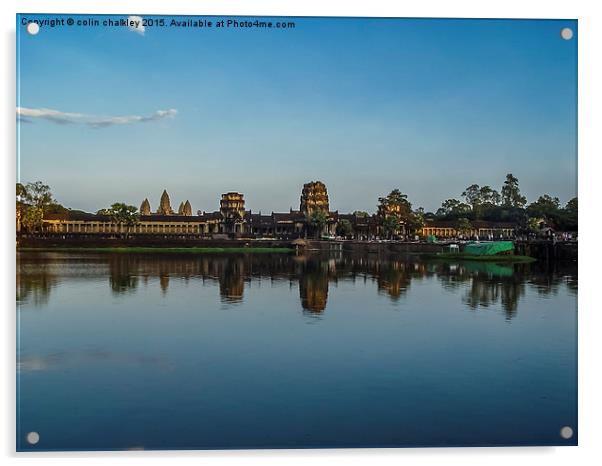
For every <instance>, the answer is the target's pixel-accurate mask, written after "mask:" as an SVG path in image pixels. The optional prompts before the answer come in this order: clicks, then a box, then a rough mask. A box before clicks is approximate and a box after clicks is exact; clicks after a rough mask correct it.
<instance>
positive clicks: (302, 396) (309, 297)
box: [17, 252, 577, 450]
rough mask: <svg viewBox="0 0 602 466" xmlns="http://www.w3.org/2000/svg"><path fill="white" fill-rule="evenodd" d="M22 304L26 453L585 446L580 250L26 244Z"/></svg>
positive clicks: (20, 269)
mask: <svg viewBox="0 0 602 466" xmlns="http://www.w3.org/2000/svg"><path fill="white" fill-rule="evenodd" d="M17 303H18V304H17V312H18V332H19V333H18V351H17V357H18V361H17V371H18V373H17V383H18V387H17V402H18V406H17V443H18V445H17V448H18V449H19V450H87V449H101V450H104V449H143V448H144V449H190V448H199V449H200V448H308V447H310V448H311V447H316V448H317V447H356V446H357V447H379V446H382V447H396V446H399V447H405V446H448V445H449V446H451V445H466V446H468V445H574V444H576V443H577V267H576V264H568V265H560V264H557V265H555V266H554V267H548V268H545V267H543V266H541V265H537V264H533V265H524V264H521V265H496V264H491V263H461V264H460V263H458V264H444V263H438V262H424V261H418V260H416V259H409V258H401V259H399V258H398V259H395V260H390V259H384V258H380V259H379V258H378V257H376V256H374V257H372V256H369V257H367V258H366V257H364V258H362V257H350V256H345V255H339V256H329V257H322V256H316V257H295V256H292V255H288V254H250V255H242V254H224V255H191V254H180V255H175V254H156V255H149V254H126V253H117V254H111V253H60V252H46V253H42V252H22V253H18V261H17ZM563 426H570V427H572V428H573V430H574V432H575V435H574V436H573V437H572V438H571V439H563V438H562V437H561V436H560V430H561V428H562V427H563ZM31 431H35V432H38V433H39V435H40V440H39V443H37V444H36V445H29V444H28V443H27V442H26V441H25V437H26V435H27V433H28V432H31Z"/></svg>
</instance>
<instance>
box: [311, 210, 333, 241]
mask: <svg viewBox="0 0 602 466" xmlns="http://www.w3.org/2000/svg"><path fill="white" fill-rule="evenodd" d="M327 223H328V217H327V216H326V213H325V212H323V211H322V210H314V211H313V213H312V214H311V215H310V217H309V224H310V225H311V226H312V228H313V230H314V234H315V235H316V238H320V235H322V232H323V231H324V227H325V226H326V224H327Z"/></svg>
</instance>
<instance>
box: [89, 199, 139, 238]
mask: <svg viewBox="0 0 602 466" xmlns="http://www.w3.org/2000/svg"><path fill="white" fill-rule="evenodd" d="M99 212H103V215H108V216H109V217H110V218H111V223H114V224H116V225H123V226H125V237H126V238H127V237H128V236H129V233H130V229H131V227H133V226H135V225H137V224H138V223H139V222H140V214H139V213H138V209H137V208H136V207H134V206H133V205H127V204H125V203H123V202H116V203H115V204H113V205H111V207H110V208H108V209H103V210H102V211H99Z"/></svg>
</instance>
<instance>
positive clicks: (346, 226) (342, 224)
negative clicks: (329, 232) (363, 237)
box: [337, 218, 353, 238]
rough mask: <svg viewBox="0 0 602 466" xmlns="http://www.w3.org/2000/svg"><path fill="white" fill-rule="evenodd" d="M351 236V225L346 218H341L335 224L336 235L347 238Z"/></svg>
mask: <svg viewBox="0 0 602 466" xmlns="http://www.w3.org/2000/svg"><path fill="white" fill-rule="evenodd" d="M352 234H353V225H351V222H350V221H349V220H347V219H346V218H343V219H341V220H339V221H338V223H337V235H338V236H342V237H343V238H347V237H348V236H351V235H352Z"/></svg>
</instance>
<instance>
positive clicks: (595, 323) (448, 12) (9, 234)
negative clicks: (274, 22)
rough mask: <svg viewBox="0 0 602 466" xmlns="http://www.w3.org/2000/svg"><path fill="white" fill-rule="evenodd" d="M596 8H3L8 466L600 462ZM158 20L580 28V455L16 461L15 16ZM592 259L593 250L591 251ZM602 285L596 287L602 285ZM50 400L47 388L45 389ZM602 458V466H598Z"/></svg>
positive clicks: (138, 4)
mask: <svg viewBox="0 0 602 466" xmlns="http://www.w3.org/2000/svg"><path fill="white" fill-rule="evenodd" d="M594 5H595V2H592V1H577V0H571V1H569V0H565V1H556V0H548V1H531V2H528V1H525V0H505V1H503V0H500V1H498V0H496V1H477V0H454V1H449V0H447V1H446V0H438V1H424V0H423V1H414V2H402V1H398V2H393V1H385V0H368V1H364V2H360V1H355V0H346V1H343V0H305V1H297V0H295V1H293V0H290V1H277V0H272V1H267V0H258V1H252V2H251V1H249V0H246V1H245V0H230V1H228V2H218V1H200V0H197V1H194V2H193V1H191V0H169V1H167V2H166V1H161V0H146V1H135V0H120V1H119V2H113V1H104V2H103V1H99V0H96V1H86V2H73V1H72V0H71V1H70V0H55V1H53V2H48V1H42V0H35V1H34V0H19V1H17V0H4V1H3V2H1V7H0V8H2V15H1V16H0V18H1V19H0V21H1V24H2V38H3V47H2V49H1V50H2V62H1V63H2V64H3V65H4V66H2V69H3V70H4V71H3V72H2V95H3V97H4V99H3V102H4V103H5V104H4V105H3V108H2V112H0V118H1V125H0V127H1V128H2V136H3V137H2V139H1V141H2V142H3V149H4V150H3V152H4V154H3V161H4V166H3V167H2V170H1V173H2V178H3V183H2V188H3V189H2V191H1V193H2V194H1V195H2V204H1V205H2V207H3V208H2V213H3V223H2V228H1V229H0V231H1V241H0V244H2V250H1V251H2V252H1V256H0V260H1V262H2V264H3V267H2V279H1V280H0V287H1V289H2V296H3V298H4V304H5V305H4V306H3V308H2V315H3V317H4V322H3V324H4V325H3V326H2V332H3V333H2V336H3V337H4V338H2V340H3V343H4V349H5V351H3V356H2V358H1V361H2V365H3V371H2V375H3V383H2V384H0V390H1V391H2V395H3V396H2V401H3V402H4V405H5V409H3V410H1V411H0V412H2V413H6V414H5V415H4V416H3V419H2V422H1V423H0V429H1V431H0V439H1V441H2V449H1V452H2V454H3V456H4V457H5V459H7V460H8V463H9V464H12V462H13V461H19V464H29V463H30V462H33V461H35V460H37V459H41V458H44V460H45V461H47V462H49V463H52V464H61V465H62V464H63V463H65V462H77V463H81V462H82V460H84V461H85V464H91V465H94V464H99V463H100V462H102V461H103V460H105V459H113V460H115V459H119V461H120V462H122V461H123V462H126V463H128V464H140V463H142V462H144V463H164V462H166V461H170V462H177V463H178V464H179V463H198V462H199V460H200V461H203V462H204V463H211V464H215V463H220V464H238V463H240V462H242V461H244V462H245V463H248V464H253V465H255V464H256V465H262V466H263V465H268V464H278V465H280V464H282V463H284V462H286V464H304V463H306V462H312V463H328V464H329V465H338V464H341V465H343V464H344V465H346V466H348V465H351V466H353V465H356V464H364V463H366V462H370V463H375V464H399V463H400V462H402V461H403V462H410V463H411V464H422V463H429V464H430V463H436V464H456V463H457V464H461V465H462V466H467V465H472V464H474V465H482V464H483V463H484V462H487V464H492V465H497V464H499V465H504V466H507V464H508V463H510V462H512V463H515V462H518V463H519V464H520V463H523V462H527V461H528V462H529V463H532V464H538V463H541V464H546V466H548V465H562V466H568V465H569V464H590V463H591V464H595V463H597V462H598V461H599V459H600V457H602V455H601V454H600V453H601V451H600V450H601V449H600V447H599V445H600V444H601V443H602V440H600V438H599V437H600V436H599V434H600V433H601V429H600V426H599V422H600V420H601V419H600V396H601V394H602V386H601V383H600V381H601V376H600V364H599V362H598V361H597V356H598V354H600V340H602V337H601V336H600V335H599V334H600V332H601V331H602V326H601V325H600V324H601V317H600V315H601V314H600V313H601V312H602V309H601V306H600V305H597V304H598V303H597V301H596V295H595V290H596V285H597V283H598V282H599V281H600V278H599V277H598V276H597V268H596V267H595V266H596V265H597V264H596V263H595V262H594V261H595V259H596V256H598V255H599V254H596V253H597V252H598V251H599V250H600V249H601V246H600V245H599V244H597V243H596V239H598V238H597V231H596V224H600V218H602V214H601V212H600V211H599V209H596V207H597V204H598V203H599V199H602V196H601V195H600V194H601V193H600V185H602V183H601V181H600V179H599V178H600V173H601V171H600V162H599V160H598V157H600V156H601V155H602V151H601V150H600V149H601V148H600V133H601V132H602V128H601V124H600V119H599V118H598V119H596V111H598V112H599V111H600V109H601V108H602V107H601V103H602V102H601V100H600V94H601V93H600V86H602V73H601V66H600V59H599V48H600V46H599V44H602V21H601V20H600V16H599V15H596V8H595V6H594ZM17 12H25V13H35V12H38V13H128V14H130V13H131V14H135V13H145V14H150V13H155V14H198V15H207V14H216V15H227V14H234V15H255V16H261V15H272V16H279V15H282V16H404V17H480V18H492V17H497V18H501V17H503V18H563V19H573V18H577V19H578V20H579V32H578V33H579V122H580V123H579V197H580V205H581V208H580V212H581V215H580V226H581V228H580V236H579V242H580V243H581V244H580V251H581V253H580V258H579V261H580V263H579V268H580V270H579V273H580V277H579V279H580V280H579V313H580V316H579V443H580V446H579V447H563V448H475V449H469V448H454V449H446V448H439V449H399V450H390V449H388V450H287V451H284V450H263V451H208V452H206V451H189V452H124V453H112V452H106V453H105V452H101V453H39V454H16V453H14V449H15V399H14V397H15V304H14V296H15V295H14V286H15V265H14V236H13V235H14V230H13V228H14V203H13V199H14V198H13V196H14V182H15V114H14V107H15V32H14V31H15V16H14V15H15V13H17ZM586 251H591V252H590V253H588V252H586ZM598 287H599V285H598ZM41 394H43V387H41ZM596 457H598V460H596Z"/></svg>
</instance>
